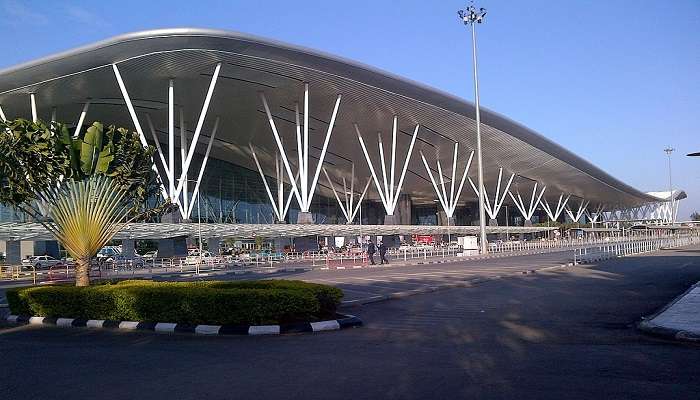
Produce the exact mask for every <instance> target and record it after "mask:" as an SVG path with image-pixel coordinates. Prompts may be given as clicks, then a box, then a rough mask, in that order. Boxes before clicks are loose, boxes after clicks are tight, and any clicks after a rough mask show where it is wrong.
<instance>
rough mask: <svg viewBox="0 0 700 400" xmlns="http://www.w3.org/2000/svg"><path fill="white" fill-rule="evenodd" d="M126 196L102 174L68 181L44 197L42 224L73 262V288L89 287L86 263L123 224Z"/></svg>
mask: <svg viewBox="0 0 700 400" xmlns="http://www.w3.org/2000/svg"><path fill="white" fill-rule="evenodd" d="M126 195H127V192H126V190H125V189H124V188H123V187H120V186H119V185H117V184H116V182H115V180H114V179H112V178H111V177H108V176H105V175H97V176H91V177H89V178H87V179H85V180H82V181H70V182H67V183H66V184H64V185H61V187H59V188H56V189H53V190H50V191H49V192H47V193H46V194H45V196H44V197H45V206H46V207H47V209H48V213H47V214H48V215H47V216H48V219H47V220H45V221H44V222H43V225H44V226H45V227H46V228H47V229H48V230H49V231H50V232H51V233H52V234H53V235H54V236H55V237H56V239H58V241H59V242H61V244H62V245H63V247H65V249H66V250H67V251H68V253H69V254H70V255H71V257H73V259H74V260H75V280H76V286H88V285H89V284H90V260H91V259H92V257H94V256H95V254H97V252H98V251H99V250H100V249H101V248H102V247H103V246H104V245H106V244H107V243H108V242H109V241H110V240H111V239H112V238H113V237H114V235H115V234H116V233H117V232H119V230H120V229H121V228H122V227H123V225H124V223H125V222H126V219H127V216H128V215H129V209H130V206H129V203H128V202H127V201H126V199H127V196H126Z"/></svg>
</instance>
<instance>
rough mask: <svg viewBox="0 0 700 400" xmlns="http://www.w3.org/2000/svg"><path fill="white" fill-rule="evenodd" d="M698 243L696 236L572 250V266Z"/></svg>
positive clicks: (609, 244)
mask: <svg viewBox="0 0 700 400" xmlns="http://www.w3.org/2000/svg"><path fill="white" fill-rule="evenodd" d="M698 243H700V237H698V236H678V237H670V238H659V239H643V240H635V241H629V242H621V243H608V244H604V245H600V246H593V247H584V248H578V249H575V250H574V265H578V264H584V263H590V262H596V261H602V260H608V259H611V258H617V257H625V256H630V255H635V254H642V253H649V252H653V251H658V250H661V249H673V248H677V247H683V246H689V245H692V244H698Z"/></svg>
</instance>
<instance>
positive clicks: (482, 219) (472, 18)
mask: <svg viewBox="0 0 700 400" xmlns="http://www.w3.org/2000/svg"><path fill="white" fill-rule="evenodd" d="M457 14H458V15H459V18H460V19H461V20H462V22H464V25H470V26H471V31H472V62H473V65H474V106H475V108H476V160H477V169H478V180H479V240H480V242H481V253H482V254H486V253H487V252H488V246H487V244H486V213H485V210H484V169H483V164H482V158H481V116H480V115H479V77H478V74H477V62H476V24H480V23H482V22H483V20H484V17H485V16H486V9H484V8H479V9H477V8H476V7H474V5H473V4H471V5H469V6H468V7H467V8H466V9H464V10H459V11H457Z"/></svg>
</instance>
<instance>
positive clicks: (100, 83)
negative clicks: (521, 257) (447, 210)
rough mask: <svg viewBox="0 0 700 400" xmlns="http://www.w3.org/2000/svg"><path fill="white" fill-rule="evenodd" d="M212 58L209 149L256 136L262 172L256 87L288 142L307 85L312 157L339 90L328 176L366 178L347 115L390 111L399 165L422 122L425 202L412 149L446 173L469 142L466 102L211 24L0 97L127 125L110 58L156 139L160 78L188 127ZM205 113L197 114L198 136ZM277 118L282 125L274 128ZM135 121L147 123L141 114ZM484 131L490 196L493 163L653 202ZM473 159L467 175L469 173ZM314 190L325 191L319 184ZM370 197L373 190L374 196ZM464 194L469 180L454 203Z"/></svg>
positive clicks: (10, 85)
mask: <svg viewBox="0 0 700 400" xmlns="http://www.w3.org/2000/svg"><path fill="white" fill-rule="evenodd" d="M219 62H220V63H222V65H223V66H222V70H221V75H220V78H219V80H220V82H219V84H218V85H217V88H216V91H215V93H214V98H213V100H212V105H211V108H210V111H209V114H208V115H209V116H213V115H217V116H220V117H221V126H220V128H219V134H218V135H217V139H218V140H217V141H215V145H214V150H213V152H212V156H214V157H216V158H219V159H222V160H226V161H230V162H233V163H235V164H239V165H242V166H244V167H248V168H251V169H254V168H255V167H254V164H253V162H252V159H251V158H250V155H249V154H248V152H247V150H246V148H247V145H248V143H250V142H254V143H255V145H256V146H258V147H260V148H262V149H266V150H267V157H265V156H263V157H262V160H261V161H262V162H263V164H264V167H265V168H266V169H267V170H269V171H272V169H273V165H274V161H273V157H274V153H275V150H274V149H275V144H274V141H273V137H272V134H271V132H270V128H269V125H268V124H267V119H266V118H265V114H264V112H263V111H262V105H261V104H260V101H259V99H258V95H257V93H258V92H259V91H264V92H265V93H266V96H267V97H268V101H269V102H270V104H271V106H272V109H273V110H272V112H273V115H274V116H275V117H276V119H277V120H279V121H281V122H279V124H281V125H280V130H281V134H282V136H283V137H288V138H289V141H290V142H291V143H293V137H294V136H293V129H294V125H293V120H294V111H293V107H294V102H297V101H300V100H301V96H302V93H303V90H302V88H303V83H304V82H309V84H310V92H311V100H310V101H311V107H310V117H311V121H310V129H311V136H312V139H311V140H312V142H313V143H312V145H313V147H314V148H315V150H313V151H315V152H316V153H315V154H318V153H320V146H321V142H322V140H323V136H324V135H323V134H324V133H325V130H326V128H327V124H328V122H327V121H328V119H329V117H330V114H331V111H332V103H333V100H334V99H335V96H336V95H337V94H338V93H342V94H343V100H342V103H341V106H340V112H339V115H338V119H337V121H336V124H335V128H334V133H333V136H332V138H331V141H330V146H329V151H328V155H327V156H326V164H325V165H326V166H327V167H328V169H329V171H330V172H331V174H332V175H335V176H336V177H338V176H340V175H341V174H342V173H347V171H348V170H349V165H350V163H352V162H354V163H355V166H356V169H357V172H358V175H359V176H360V177H362V176H368V175H369V172H368V169H367V167H366V163H365V161H364V158H363V156H362V152H361V149H360V146H359V144H358V141H357V137H356V135H355V134H354V130H353V128H352V124H353V123H358V124H359V126H360V127H361V129H362V131H363V133H364V135H365V138H366V140H367V138H368V137H370V136H371V135H373V134H375V133H376V132H384V134H385V138H388V137H390V132H391V119H392V116H394V115H397V116H398V118H399V128H400V132H401V134H399V144H398V151H397V154H398V163H397V164H400V163H401V162H402V161H403V160H402V159H403V157H404V156H405V154H406V151H407V148H408V142H409V141H410V133H411V131H412V128H413V126H414V125H415V124H416V123H420V124H421V130H420V133H419V135H418V141H417V143H416V147H417V148H416V150H414V154H413V156H412V158H411V161H410V163H409V172H410V173H409V174H408V175H407V177H406V183H405V186H404V190H403V191H404V192H409V193H411V194H412V195H413V196H414V198H415V199H416V200H418V201H420V200H421V199H422V200H425V201H431V200H432V199H433V198H435V194H434V192H433V188H432V185H431V183H430V181H429V180H428V177H427V173H426V171H425V169H424V167H423V165H422V163H421V161H420V157H419V156H418V155H417V154H415V153H417V150H422V151H423V152H424V153H425V154H426V155H427V156H428V158H429V161H431V162H434V160H435V159H440V160H441V161H442V164H443V166H448V168H447V171H444V173H445V177H446V179H447V180H449V178H450V176H448V175H449V173H448V171H449V170H450V168H449V166H451V164H452V149H453V144H454V142H455V141H456V142H458V143H460V145H461V146H460V159H461V160H464V159H466V157H467V154H468V151H469V149H473V148H475V122H474V120H473V116H474V105H473V104H472V103H471V102H468V101H465V100H463V99H460V98H458V97H456V96H453V95H451V94H449V93H445V92H442V91H440V90H437V89H434V88H431V87H428V86H426V85H423V84H420V83H417V82H414V81H410V80H408V79H405V78H402V77H399V76H396V75H393V74H390V73H387V72H384V71H380V70H378V69H375V68H372V67H370V66H367V65H363V64H360V63H357V62H354V61H350V60H347V59H343V58H340V57H336V56H332V55H329V54H325V53H322V52H319V51H315V50H311V49H308V48H303V47H299V46H293V45H289V44H286V43H281V42H277V41H273V40H269V39H264V38H260V37H256V36H251V35H246V34H242V33H237V32H229V31H220V30H207V29H189V28H183V29H162V30H150V31H144V32H137V33H130V34H126V35H121V36H117V37H114V38H111V39H107V40H104V41H101V42H98V43H95V44H92V45H88V46H84V47H80V48H77V49H74V50H70V51H67V52H63V53H60V54H56V55H53V56H49V57H46V58H42V59H39V60H36V61H32V62H29V63H25V64H21V65H18V66H15V67H12V68H8V69H4V70H1V71H0V104H2V106H3V108H4V110H5V113H6V114H7V116H8V117H9V118H12V117H17V116H24V117H27V116H28V115H30V113H31V111H30V104H29V99H28V96H27V94H28V93H35V96H36V99H37V104H38V110H39V114H40V117H44V119H48V115H50V113H51V108H52V107H56V109H57V113H58V120H65V121H75V120H77V117H78V115H79V114H80V110H81V109H82V105H83V103H84V102H85V101H86V100H87V99H90V101H91V108H90V111H89V113H88V117H87V119H88V120H104V121H113V122H114V123H117V124H120V125H123V126H132V123H131V120H130V118H129V116H128V114H127V110H126V107H124V102H123V100H122V98H121V94H120V92H119V89H118V86H117V84H116V81H115V79H114V76H113V73H112V70H111V64H113V63H116V64H118V65H119V68H120V70H121V71H122V76H123V77H124V81H125V84H126V86H127V88H128V90H129V92H130V95H131V97H132V99H133V101H134V103H135V106H136V108H137V112H138V113H139V118H143V114H145V113H149V114H150V115H151V116H152V119H153V122H154V124H155V126H156V130H157V131H158V132H159V134H160V135H161V136H160V140H161V141H163V142H164V141H165V138H166V137H167V135H166V134H165V132H167V94H168V92H167V87H168V80H169V79H170V78H174V79H175V91H176V92H175V101H176V103H177V105H178V106H179V107H183V108H184V110H185V115H186V118H185V120H186V125H187V127H188V129H190V128H192V127H194V125H195V123H196V121H197V118H198V116H199V112H200V110H201V108H202V102H203V99H204V95H205V91H206V88H207V85H208V83H209V79H210V77H211V74H212V71H213V69H214V65H215V64H216V63H219ZM213 121H214V118H212V117H207V120H206V123H205V129H204V131H203V132H204V136H205V137H206V135H207V133H206V132H208V131H209V130H210V129H211V126H212V125H213ZM284 121H287V122H291V124H290V125H282V124H284ZM141 123H142V125H143V126H144V127H145V126H146V124H145V122H144V121H142V122H141ZM178 132H179V130H178ZM482 134H483V138H482V142H483V151H484V168H485V184H486V185H487V190H488V191H489V192H490V193H493V191H494V190H495V185H496V181H497V176H498V168H499V167H502V168H504V170H505V171H508V172H512V173H515V174H516V176H517V177H516V179H515V180H514V184H513V185H514V186H513V188H519V190H520V189H522V190H521V191H522V192H523V193H526V192H528V191H529V190H532V183H533V182H534V181H537V182H539V183H540V184H545V185H547V191H546V193H545V197H547V198H549V199H555V202H556V199H557V198H558V196H559V195H560V194H561V193H567V194H571V195H573V196H575V197H579V198H585V199H586V200H588V201H590V202H591V205H597V204H606V205H609V206H615V207H620V206H636V205H640V204H643V203H647V202H651V201H655V200H658V199H654V198H653V197H652V196H649V195H647V194H645V193H643V192H641V191H639V190H637V189H635V188H633V187H631V186H629V185H627V184H625V183H623V182H621V181H619V180H617V179H615V178H614V177H612V176H610V175H609V174H607V173H606V172H604V171H602V170H601V169H599V168H597V167H596V166H594V165H593V164H591V163H590V162H588V161H586V160H585V159H583V158H582V157H580V156H578V155H576V154H574V153H573V152H571V151H569V150H566V149H564V148H563V147H561V146H559V145H557V144H556V143H554V142H552V141H551V140H549V139H547V138H545V137H544V136H542V135H540V134H538V133H536V132H534V131H533V130H531V129H529V128H527V127H525V126H523V125H521V124H518V123H517V122H514V121H512V120H510V119H508V118H507V117H504V116H502V115H500V114H497V113H495V112H493V111H489V110H485V109H482ZM146 136H147V137H149V138H150V135H146ZM385 140H387V139H385ZM314 141H315V142H314ZM369 142H371V143H368V146H369V147H370V148H375V149H376V141H371V140H370V141H369ZM204 144H206V141H204V142H202V141H201V140H200V145H199V146H201V147H204V146H203V145H204ZM373 144H374V146H373ZM370 151H371V150H370ZM375 154H376V151H375ZM312 157H313V154H312ZM430 159H432V160H430ZM460 165H461V164H460ZM475 165H476V164H475V163H474V166H473V167H472V169H471V170H470V176H475ZM461 168H463V166H462V167H461ZM363 174H364V175H363ZM506 178H507V176H506ZM322 181H323V179H321V180H320V181H319V183H321V182H322ZM504 183H505V182H504ZM321 190H326V193H328V192H327V188H325V189H324V188H321ZM369 196H370V197H373V198H377V196H376V193H375V194H374V195H372V194H370V195H369ZM474 198H475V195H474V193H473V191H471V190H470V188H469V186H468V185H467V186H466V187H465V189H464V191H463V194H462V200H464V199H474Z"/></svg>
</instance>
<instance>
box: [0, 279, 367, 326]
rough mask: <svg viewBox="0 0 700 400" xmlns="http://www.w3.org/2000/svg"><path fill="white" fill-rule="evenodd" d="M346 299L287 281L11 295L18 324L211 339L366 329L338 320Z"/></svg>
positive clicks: (30, 290) (124, 284) (112, 286)
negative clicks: (204, 335) (181, 334)
mask: <svg viewBox="0 0 700 400" xmlns="http://www.w3.org/2000/svg"><path fill="white" fill-rule="evenodd" d="M342 297H343V292H342V291H341V290H340V289H338V288H335V287H332V286H326V285H319V284H314V283H307V282H301V281H283V280H263V281H238V282H224V281H209V282H153V281H147V280H128V281H121V282H116V283H115V282H107V283H102V284H97V285H92V286H87V287H76V286H44V287H25V288H14V289H9V290H8V291H7V300H8V303H9V306H10V311H11V313H12V316H11V317H9V318H8V320H10V321H14V322H29V323H43V324H47V323H48V324H51V323H53V324H56V325H63V326H88V327H91V326H97V325H99V327H120V328H123V329H150V330H157V331H192V332H195V333H209V334H212V333H213V334H222V333H231V334H254V333H285V332H299V331H316V330H328V329H339V328H342V327H345V326H357V325H359V324H361V322H360V321H359V320H358V319H357V318H354V317H347V316H339V315H338V314H336V308H337V307H338V305H339V304H340V300H341V299H342ZM37 321H38V322H37ZM68 321H70V322H68ZM159 327H160V328H164V327H167V329H159ZM178 327H179V329H178Z"/></svg>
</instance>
